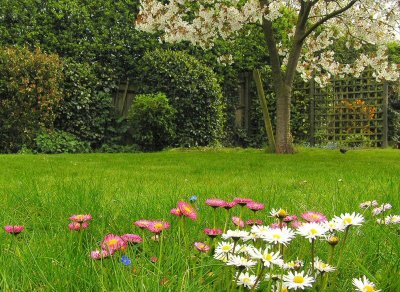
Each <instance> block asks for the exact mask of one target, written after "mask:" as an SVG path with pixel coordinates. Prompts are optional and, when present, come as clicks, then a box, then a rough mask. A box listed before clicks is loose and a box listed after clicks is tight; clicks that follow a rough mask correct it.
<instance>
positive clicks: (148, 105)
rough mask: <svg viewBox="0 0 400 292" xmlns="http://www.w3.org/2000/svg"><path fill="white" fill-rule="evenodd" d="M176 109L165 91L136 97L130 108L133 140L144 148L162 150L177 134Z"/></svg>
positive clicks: (129, 116)
mask: <svg viewBox="0 0 400 292" xmlns="http://www.w3.org/2000/svg"><path fill="white" fill-rule="evenodd" d="M175 112H176V111H175V109H174V108H172V107H171V106H170V105H169V102H168V99H167V97H166V96H165V94H163V93H158V94H143V95H138V96H136V97H135V100H134V101H133V103H132V106H131V108H130V110H129V115H128V119H129V122H130V125H131V133H132V139H133V142H134V143H135V144H137V145H139V146H140V147H141V149H142V150H147V151H148V150H150V151H154V150H161V149H163V148H165V147H166V146H168V145H169V144H170V143H171V142H172V139H173V138H174V136H175V125H174V118H175Z"/></svg>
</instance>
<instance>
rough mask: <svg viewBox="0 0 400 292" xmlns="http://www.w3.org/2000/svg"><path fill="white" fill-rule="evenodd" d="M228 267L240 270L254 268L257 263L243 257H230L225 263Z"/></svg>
mask: <svg viewBox="0 0 400 292" xmlns="http://www.w3.org/2000/svg"><path fill="white" fill-rule="evenodd" d="M226 264H227V265H228V266H235V267H238V268H242V269H249V268H251V267H254V266H255V265H256V264H257V263H256V262H255V261H252V260H248V259H246V258H245V257H242V256H238V255H232V256H230V257H229V260H228V261H227V263H226Z"/></svg>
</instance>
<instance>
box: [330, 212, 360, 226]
mask: <svg viewBox="0 0 400 292" xmlns="http://www.w3.org/2000/svg"><path fill="white" fill-rule="evenodd" d="M333 220H335V221H336V222H337V223H338V224H342V225H343V226H344V228H347V227H349V226H352V225H361V224H362V223H363V222H364V217H363V216H362V215H361V214H358V213H357V214H356V213H355V212H353V213H352V214H349V213H345V214H341V215H340V216H335V218H333Z"/></svg>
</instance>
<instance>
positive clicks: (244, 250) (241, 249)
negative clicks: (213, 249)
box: [235, 244, 254, 254]
mask: <svg viewBox="0 0 400 292" xmlns="http://www.w3.org/2000/svg"><path fill="white" fill-rule="evenodd" d="M252 248H254V246H252V245H249V244H243V245H239V244H237V245H236V246H235V253H236V254H239V253H245V254H247V253H248V252H249V250H250V249H252Z"/></svg>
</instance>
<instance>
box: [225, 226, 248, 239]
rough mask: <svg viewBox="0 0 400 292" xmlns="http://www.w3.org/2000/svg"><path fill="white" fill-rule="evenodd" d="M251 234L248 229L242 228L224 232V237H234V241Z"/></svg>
mask: <svg viewBox="0 0 400 292" xmlns="http://www.w3.org/2000/svg"><path fill="white" fill-rule="evenodd" d="M247 236H249V233H248V232H247V231H242V230H238V229H236V230H228V231H227V232H226V233H225V234H222V238H223V239H225V240H226V239H229V238H232V239H233V240H234V241H237V240H239V239H241V238H244V237H247Z"/></svg>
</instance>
